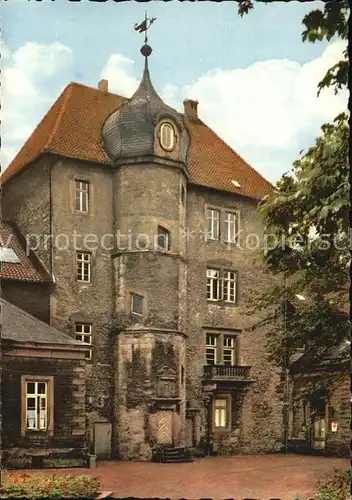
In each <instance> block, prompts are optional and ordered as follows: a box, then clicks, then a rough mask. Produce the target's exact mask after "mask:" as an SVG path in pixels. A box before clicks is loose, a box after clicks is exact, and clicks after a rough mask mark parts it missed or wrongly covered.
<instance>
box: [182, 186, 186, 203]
mask: <svg viewBox="0 0 352 500" xmlns="http://www.w3.org/2000/svg"><path fill="white" fill-rule="evenodd" d="M181 203H182V205H183V206H185V203H186V188H185V186H184V185H183V184H182V186H181Z"/></svg>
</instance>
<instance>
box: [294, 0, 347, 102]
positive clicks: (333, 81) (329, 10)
mask: <svg viewBox="0 0 352 500" xmlns="http://www.w3.org/2000/svg"><path fill="white" fill-rule="evenodd" d="M348 14H349V6H348V1H347V0H342V1H338V0H330V1H327V2H325V4H324V10H320V9H317V10H313V11H312V12H309V14H307V15H306V16H305V17H304V18H303V20H302V22H303V24H304V26H305V30H304V31H303V33H302V40H303V41H304V42H305V41H309V42H313V43H314V42H316V41H321V40H327V41H330V40H332V38H334V37H336V36H337V37H339V38H340V39H342V40H347V37H348ZM341 56H342V57H341V60H340V61H339V62H338V63H336V64H334V66H332V68H330V69H329V70H328V71H327V73H326V75H325V76H324V78H323V79H322V80H321V82H320V83H319V84H318V95H319V93H320V92H321V91H322V90H323V89H324V88H326V87H334V88H335V93H337V92H338V91H339V90H341V89H342V88H344V87H346V86H347V82H348V73H349V63H348V54H347V47H346V50H344V51H343V53H342V54H341Z"/></svg>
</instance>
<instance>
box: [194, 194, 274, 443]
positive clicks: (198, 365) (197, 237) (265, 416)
mask: <svg viewBox="0 0 352 500" xmlns="http://www.w3.org/2000/svg"><path fill="white" fill-rule="evenodd" d="M207 205H209V206H211V207H213V208H219V209H220V210H221V209H226V208H227V209H230V210H238V211H239V217H240V219H239V220H240V223H239V224H240V231H241V233H240V246H241V248H236V247H235V246H233V245H231V246H229V245H228V244H227V243H225V242H222V241H206V242H204V229H205V228H206V206H207ZM187 227H188V228H189V230H190V233H189V238H188V241H187V263H188V269H187V273H188V289H187V325H188V329H187V334H188V346H187V398H188V399H192V400H193V399H196V400H198V402H199V404H200V406H203V400H202V370H203V366H204V365H205V362H206V361H205V332H206V330H207V327H208V328H226V329H229V330H237V329H239V330H241V333H240V334H239V343H240V346H239V359H240V362H241V364H244V365H249V366H251V372H250V376H251V378H253V379H254V381H255V383H254V384H252V385H251V386H250V387H249V389H248V391H247V393H246V396H245V398H244V402H243V405H242V408H241V410H240V411H241V416H240V420H241V431H240V447H239V448H238V449H239V451H242V452H258V451H274V450H277V449H278V448H279V447H280V443H281V442H282V436H283V428H282V426H283V424H282V406H281V402H280V401H279V398H278V397H277V394H276V391H275V386H276V383H277V380H278V374H276V373H275V372H274V370H273V367H272V366H271V365H270V364H269V363H268V362H267V361H266V355H265V344H266V339H265V331H258V330H256V331H254V332H250V331H248V328H249V326H250V325H251V324H252V323H253V321H254V320H256V319H258V318H253V317H249V316H248V315H246V314H244V311H245V304H246V295H247V293H248V292H249V291H250V290H251V289H257V288H258V287H260V286H262V285H265V284H266V283H267V280H268V277H267V276H265V275H264V274H263V273H262V272H261V271H260V269H258V268H257V267H255V265H254V263H253V261H254V258H255V256H256V253H255V250H254V248H255V242H256V238H259V239H261V238H262V232H263V229H262V226H261V221H260V218H259V215H258V214H257V207H256V203H255V202H254V201H252V200H248V199H246V198H241V197H236V196H233V195H230V194H226V193H219V192H216V191H210V190H208V191H207V190H205V189H201V188H192V189H190V188H189V189H188V201H187ZM250 234H252V235H253V234H254V235H257V236H249V235H250ZM250 248H253V250H251V249H250ZM212 265H214V266H220V267H224V268H226V269H230V270H231V269H233V270H235V271H237V273H238V292H237V294H238V303H237V305H236V306H233V305H217V304H216V303H208V302H207V296H206V268H207V266H210V267H211V266H212ZM202 417H203V423H204V422H205V421H206V415H205V413H204V412H203V415H202ZM236 426H237V424H235V427H236ZM205 432H206V425H205V424H203V430H202V433H203V437H204V434H205ZM237 434H238V433H237Z"/></svg>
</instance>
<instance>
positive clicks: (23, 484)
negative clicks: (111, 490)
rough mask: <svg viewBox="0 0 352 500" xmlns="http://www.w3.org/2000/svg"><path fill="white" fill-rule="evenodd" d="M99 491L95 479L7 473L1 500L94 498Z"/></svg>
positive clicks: (98, 485)
mask: <svg viewBox="0 0 352 500" xmlns="http://www.w3.org/2000/svg"><path fill="white" fill-rule="evenodd" d="M99 490H100V484H99V481H98V479H96V478H95V477H89V476H76V477H72V476H67V475H66V476H46V475H44V474H35V473H34V474H32V473H31V474H28V473H24V474H11V473H5V474H4V485H3V487H2V489H1V494H0V498H57V499H60V498H65V497H66V498H94V497H96V496H97V495H98V493H99Z"/></svg>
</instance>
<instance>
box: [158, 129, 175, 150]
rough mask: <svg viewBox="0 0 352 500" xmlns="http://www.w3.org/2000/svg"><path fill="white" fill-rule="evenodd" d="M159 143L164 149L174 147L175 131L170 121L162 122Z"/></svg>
mask: <svg viewBox="0 0 352 500" xmlns="http://www.w3.org/2000/svg"><path fill="white" fill-rule="evenodd" d="M160 144H161V147H162V148H163V149H165V150H166V151H172V150H173V149H174V147H175V131H174V127H173V126H172V125H171V123H163V124H162V125H161V127H160Z"/></svg>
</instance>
